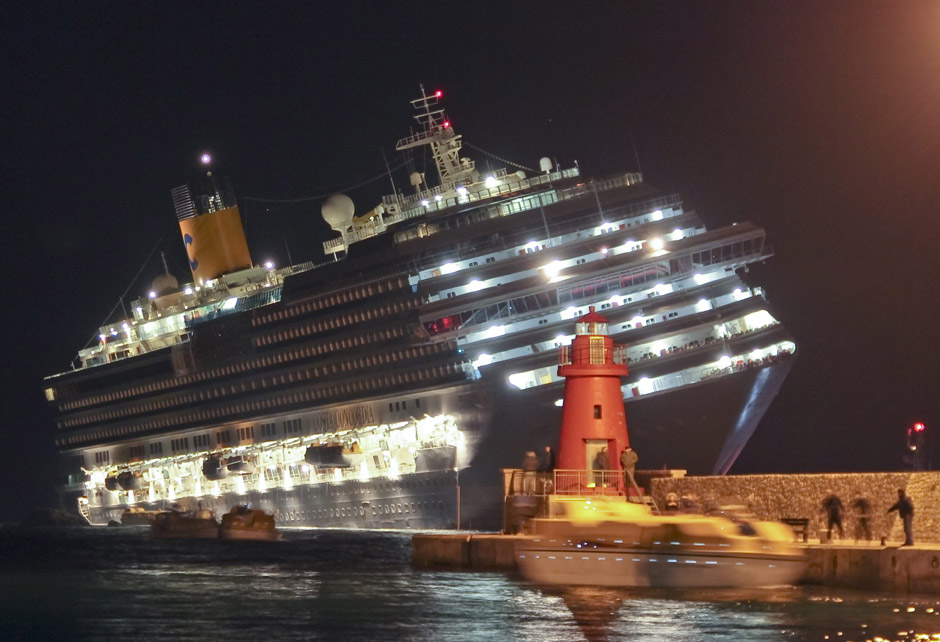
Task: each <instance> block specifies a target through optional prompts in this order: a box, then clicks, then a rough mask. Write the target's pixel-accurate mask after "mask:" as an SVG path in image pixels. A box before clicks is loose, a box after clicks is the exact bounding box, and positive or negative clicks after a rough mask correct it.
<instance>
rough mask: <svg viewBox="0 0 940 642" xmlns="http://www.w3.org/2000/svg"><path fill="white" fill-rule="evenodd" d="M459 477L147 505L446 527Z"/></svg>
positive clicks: (107, 516) (332, 522)
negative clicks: (242, 508) (243, 507)
mask: <svg viewBox="0 0 940 642" xmlns="http://www.w3.org/2000/svg"><path fill="white" fill-rule="evenodd" d="M456 477H457V474H456V473H455V472H454V471H452V470H450V471H435V472H427V473H414V474H410V475H405V476H402V477H401V478H400V479H389V478H378V479H372V480H369V481H367V482H360V481H356V480H346V481H342V482H336V483H329V482H327V483H317V484H305V485H299V486H295V487H294V488H291V489H285V488H273V489H271V490H269V491H267V492H248V493H244V494H237V493H222V494H220V495H219V496H217V497H214V496H211V495H204V496H201V497H199V498H198V499H196V498H184V499H180V500H177V501H159V502H153V503H146V504H144V505H145V506H147V508H150V509H157V510H159V509H168V508H170V506H171V505H175V506H176V507H177V508H178V509H181V510H184V511H188V510H196V509H197V508H204V509H208V510H211V511H213V512H215V514H217V515H221V514H223V513H225V512H228V510H229V509H230V508H231V507H232V506H238V505H245V504H247V505H250V506H251V507H252V508H257V509H261V510H263V511H265V512H268V513H271V514H273V515H274V518H275V521H276V522H277V523H278V526H287V527H291V526H297V527H319V528H360V529H379V528H413V529H447V528H455V527H456V525H457V495H456V491H457V480H456ZM123 510H124V506H123V505H120V504H118V503H114V504H110V505H99V506H91V507H90V508H89V512H88V521H89V522H90V523H91V524H93V525H106V524H107V523H108V522H109V521H111V520H115V519H118V518H119V517H120V515H121V513H122V512H123Z"/></svg>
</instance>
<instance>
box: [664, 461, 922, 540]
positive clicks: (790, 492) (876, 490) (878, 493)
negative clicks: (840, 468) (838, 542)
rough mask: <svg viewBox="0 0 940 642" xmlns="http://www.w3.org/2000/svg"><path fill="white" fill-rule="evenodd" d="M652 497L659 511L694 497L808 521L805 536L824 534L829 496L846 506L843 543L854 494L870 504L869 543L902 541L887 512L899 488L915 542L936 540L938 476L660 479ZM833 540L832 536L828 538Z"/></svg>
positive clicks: (852, 523)
mask: <svg viewBox="0 0 940 642" xmlns="http://www.w3.org/2000/svg"><path fill="white" fill-rule="evenodd" d="M650 485H651V490H650V493H651V494H652V496H653V498H654V499H655V500H656V503H657V504H658V505H659V506H660V507H663V506H665V505H666V495H667V494H668V493H670V492H674V493H676V494H677V495H679V496H680V497H682V496H683V495H685V496H690V495H694V496H696V497H697V498H698V500H699V503H700V504H701V503H703V502H704V501H705V500H710V501H713V502H716V503H717V504H718V505H721V506H728V505H737V506H742V507H745V508H746V509H747V510H748V511H750V512H751V513H753V514H755V515H757V516H758V517H759V518H761V519H785V518H808V519H809V520H810V521H809V534H810V537H819V536H820V534H822V536H823V538H825V534H826V516H825V514H824V513H823V509H822V501H823V499H824V498H825V497H826V495H827V494H828V493H829V491H832V492H834V493H835V494H836V495H838V496H839V498H840V499H841V500H842V503H843V504H844V505H845V508H846V515H845V519H844V520H843V526H844V528H845V536H846V538H848V539H853V538H854V537H855V528H856V524H857V519H856V514H855V512H854V511H853V510H852V502H854V501H855V499H856V498H857V497H859V496H860V495H862V496H864V497H866V498H867V499H868V501H869V502H870V503H871V506H872V516H871V533H872V538H873V539H874V540H875V541H879V540H880V539H881V538H882V537H885V538H886V539H887V541H888V542H900V541H903V539H904V528H903V526H902V524H901V520H900V518H899V517H898V516H897V515H898V514H897V512H896V511H895V512H892V513H890V514H888V513H887V510H888V508H889V507H890V506H891V505H892V504H894V502H895V501H897V493H898V489H899V488H903V489H905V491H906V492H907V494H908V496H910V498H911V500H912V501H913V502H914V541H915V543H927V542H940V472H920V473H823V474H813V475H726V476H723V477H683V478H680V479H673V478H669V477H660V478H655V479H652V480H651V482H650ZM833 538H835V535H833Z"/></svg>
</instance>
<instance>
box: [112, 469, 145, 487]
mask: <svg viewBox="0 0 940 642" xmlns="http://www.w3.org/2000/svg"><path fill="white" fill-rule="evenodd" d="M117 481H118V484H120V486H121V488H123V489H124V490H140V487H141V485H142V484H143V475H141V474H140V471H134V472H131V471H129V470H125V471H124V472H121V473H119V474H118V476H117Z"/></svg>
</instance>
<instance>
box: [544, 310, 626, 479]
mask: <svg viewBox="0 0 940 642" xmlns="http://www.w3.org/2000/svg"><path fill="white" fill-rule="evenodd" d="M575 335H576V336H575V338H574V341H572V343H571V345H570V346H562V348H561V350H560V351H559V355H558V356H559V361H558V364H559V365H558V375H559V376H561V377H565V404H564V410H563V412H562V418H561V436H560V438H559V445H558V462H557V465H558V468H561V469H567V470H589V469H606V470H620V452H621V451H622V450H623V449H624V448H626V447H627V446H629V445H630V439H629V437H628V436H627V419H626V414H625V413H624V408H623V394H622V393H621V390H620V378H621V377H624V376H626V374H627V365H626V361H627V359H626V349H625V346H615V345H614V342H613V339H611V338H610V336H608V334H607V318H606V317H604V316H602V315H600V314H598V313H596V312H595V311H594V307H593V306H591V308H590V311H589V312H588V313H587V314H585V315H584V316H582V317H581V318H580V319H578V320H577V324H576V326H575ZM602 453H603V454H602ZM604 455H606V465H598V464H599V463H600V464H604V459H605V456H604ZM618 478H619V475H618Z"/></svg>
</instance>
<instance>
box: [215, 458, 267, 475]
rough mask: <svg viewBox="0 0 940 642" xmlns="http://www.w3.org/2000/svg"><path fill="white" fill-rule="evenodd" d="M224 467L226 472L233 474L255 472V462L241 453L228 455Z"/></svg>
mask: <svg viewBox="0 0 940 642" xmlns="http://www.w3.org/2000/svg"><path fill="white" fill-rule="evenodd" d="M225 467H226V468H227V469H228V472H230V473H232V474H235V475H250V474H252V473H253V472H255V464H254V462H252V461H251V458H250V457H243V456H241V455H238V456H236V457H229V458H228V460H227V463H226V465H225ZM207 476H208V475H207Z"/></svg>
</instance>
